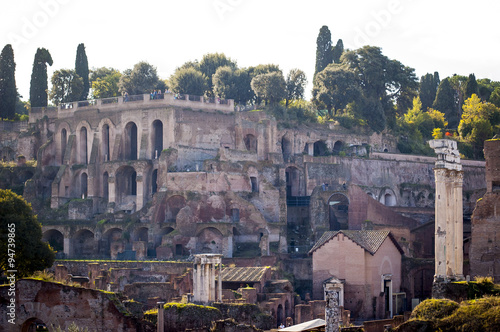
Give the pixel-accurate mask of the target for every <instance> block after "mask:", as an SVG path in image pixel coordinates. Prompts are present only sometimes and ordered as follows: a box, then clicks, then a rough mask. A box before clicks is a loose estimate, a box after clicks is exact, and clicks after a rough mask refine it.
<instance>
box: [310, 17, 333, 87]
mask: <svg viewBox="0 0 500 332" xmlns="http://www.w3.org/2000/svg"><path fill="white" fill-rule="evenodd" d="M332 62H333V47H332V34H331V32H330V29H328V27H327V26H326V25H323V26H322V27H321V29H320V30H319V34H318V38H317V39H316V67H315V70H314V76H315V77H316V74H317V73H319V72H320V71H322V70H323V69H325V68H326V66H328V65H329V64H330V63H332Z"/></svg>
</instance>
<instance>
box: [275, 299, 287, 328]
mask: <svg viewBox="0 0 500 332" xmlns="http://www.w3.org/2000/svg"><path fill="white" fill-rule="evenodd" d="M276 323H277V324H278V326H280V325H281V324H283V325H285V324H284V323H285V320H284V319H283V306H282V305H281V304H280V305H278V310H277V311H276Z"/></svg>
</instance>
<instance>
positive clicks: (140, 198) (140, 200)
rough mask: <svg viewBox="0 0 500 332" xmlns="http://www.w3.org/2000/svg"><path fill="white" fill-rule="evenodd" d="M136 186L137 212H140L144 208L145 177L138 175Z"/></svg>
mask: <svg viewBox="0 0 500 332" xmlns="http://www.w3.org/2000/svg"><path fill="white" fill-rule="evenodd" d="M136 184H137V187H136V188H137V192H136V196H135V210H136V211H139V210H140V209H142V207H143V206H144V176H143V175H142V174H137V178H136Z"/></svg>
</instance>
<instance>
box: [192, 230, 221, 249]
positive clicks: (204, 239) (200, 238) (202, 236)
mask: <svg viewBox="0 0 500 332" xmlns="http://www.w3.org/2000/svg"><path fill="white" fill-rule="evenodd" d="M223 240H224V236H223V235H222V233H221V232H220V231H219V230H218V229H217V228H214V227H207V228H204V229H203V230H201V231H200V232H199V233H198V235H197V241H196V252H197V253H202V254H222V249H223V248H222V243H223Z"/></svg>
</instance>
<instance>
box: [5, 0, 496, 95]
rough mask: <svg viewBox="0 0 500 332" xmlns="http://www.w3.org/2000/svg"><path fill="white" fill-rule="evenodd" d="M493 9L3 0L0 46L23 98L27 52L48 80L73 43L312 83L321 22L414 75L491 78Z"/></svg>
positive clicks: (126, 60) (124, 62)
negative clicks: (47, 57) (271, 68)
mask: <svg viewBox="0 0 500 332" xmlns="http://www.w3.org/2000/svg"><path fill="white" fill-rule="evenodd" d="M499 12H500V2H499V1H493V0H476V1H475V2H474V3H473V2H472V1H463V0H455V1H448V0H441V1H438V0H432V1H431V0H350V1H346V0H344V1H339V0H309V1H297V0H286V1H283V0H267V1H264V0H184V1H181V0H176V1H173V0H163V1H156V0H151V1H148V0H145V1H137V0H136V1H128V0H122V1H110V0H108V1H105V0H100V1H96V0H85V1H83V0H82V1H77V0H19V1H10V0H9V1H4V3H2V11H1V12H0V48H3V47H4V46H5V45H6V44H8V43H10V44H12V45H13V48H14V57H15V62H16V65H17V68H16V84H17V87H18V90H19V92H20V93H21V95H22V96H23V99H24V100H26V99H28V98H29V82H30V77H31V70H32V65H33V59H34V55H35V52H36V49H37V48H38V47H45V48H47V49H48V50H49V51H50V53H51V54H52V58H53V60H54V64H53V66H52V67H49V80H50V77H51V76H52V73H53V72H54V70H58V69H62V68H74V65H75V57H76V49H77V46H78V44H79V43H84V44H85V48H86V53H87V57H88V61H89V67H91V68H92V67H96V68H97V67H103V66H105V67H113V68H116V69H118V70H120V71H122V70H124V69H127V68H132V67H133V66H134V64H136V63H137V62H139V61H147V62H149V63H150V64H152V65H154V66H156V67H157V70H158V74H159V75H160V77H161V78H162V79H166V78H168V77H169V76H170V75H171V74H172V73H173V72H174V70H175V68H176V67H178V66H180V65H182V64H183V63H184V62H186V61H188V60H195V59H201V58H202V56H203V55H204V54H206V53H213V52H219V53H221V52H222V53H225V54H226V56H229V57H231V58H232V59H233V60H236V61H237V63H238V65H239V66H240V67H248V66H255V65H258V64H267V63H274V64H278V65H279V66H280V68H281V69H282V70H283V72H284V74H285V75H286V73H287V72H288V71H289V70H290V69H292V68H299V69H302V70H303V71H305V72H306V74H307V77H308V81H309V82H311V80H312V75H313V72H314V63H315V54H316V38H317V36H318V32H319V29H320V28H321V26H322V25H327V26H328V27H329V29H330V31H331V32H332V41H333V43H334V44H335V43H336V42H337V39H339V38H341V39H342V40H343V42H344V46H345V47H346V48H351V49H355V48H358V47H361V46H363V45H366V44H368V45H374V46H379V47H382V52H383V53H384V55H386V56H388V57H389V58H391V59H396V60H399V61H400V62H402V63H403V64H404V65H406V66H410V67H412V68H415V70H416V74H417V76H418V77H420V76H422V75H424V74H426V73H428V72H434V71H438V72H439V75H440V77H441V79H443V78H445V77H447V76H450V75H453V74H454V73H456V74H460V75H468V74H470V73H475V75H476V78H478V79H479V78H490V79H492V80H497V81H500V66H499V61H498V60H497V59H498V58H499V53H500V52H499V49H500V28H499V25H498V13H499ZM310 89H311V84H310V83H309V86H308V89H307V90H308V93H309V92H310Z"/></svg>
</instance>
